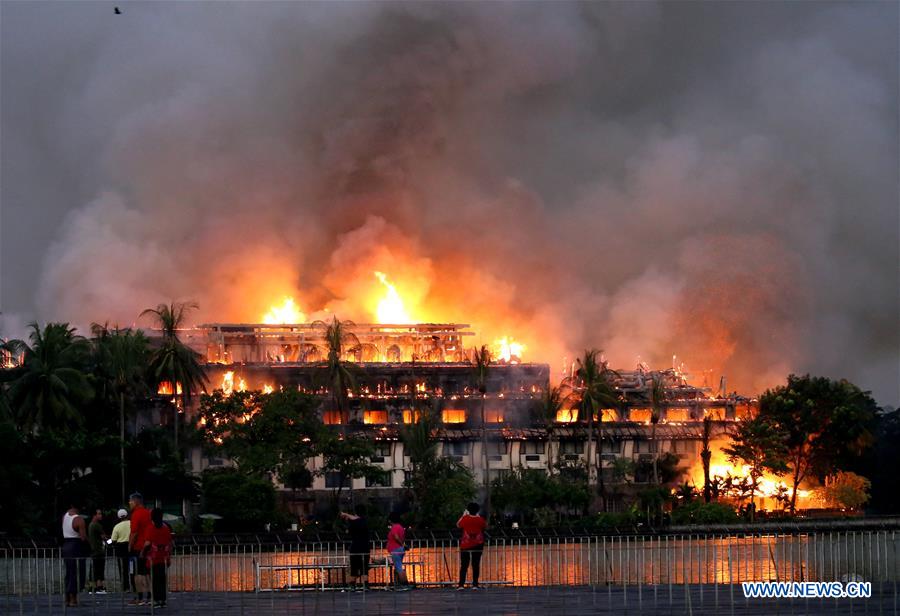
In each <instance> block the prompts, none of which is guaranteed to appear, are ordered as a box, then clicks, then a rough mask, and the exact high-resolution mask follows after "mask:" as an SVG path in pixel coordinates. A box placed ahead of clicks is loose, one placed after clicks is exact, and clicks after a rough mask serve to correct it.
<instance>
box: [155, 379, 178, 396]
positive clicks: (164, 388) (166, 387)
mask: <svg viewBox="0 0 900 616" xmlns="http://www.w3.org/2000/svg"><path fill="white" fill-rule="evenodd" d="M156 393H157V394H159V395H160V396H171V395H172V382H171V381H160V383H159V388H158V389H157V390H156ZM177 393H178V395H179V396H180V395H181V383H178V392H177Z"/></svg>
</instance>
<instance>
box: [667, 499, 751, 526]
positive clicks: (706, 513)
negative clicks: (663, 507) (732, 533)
mask: <svg viewBox="0 0 900 616" xmlns="http://www.w3.org/2000/svg"><path fill="white" fill-rule="evenodd" d="M738 521H739V520H738V514H737V511H735V509H734V507H731V506H729V505H726V504H724V503H704V502H701V501H694V502H692V503H688V504H687V505H685V506H683V507H679V508H678V509H675V510H674V511H673V512H672V524H731V523H735V522H738Z"/></svg>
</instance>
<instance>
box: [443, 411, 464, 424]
mask: <svg viewBox="0 0 900 616" xmlns="http://www.w3.org/2000/svg"><path fill="white" fill-rule="evenodd" d="M441 421H443V422H444V423H447V424H461V423H466V412H465V411H464V410H462V409H444V410H443V411H442V412H441Z"/></svg>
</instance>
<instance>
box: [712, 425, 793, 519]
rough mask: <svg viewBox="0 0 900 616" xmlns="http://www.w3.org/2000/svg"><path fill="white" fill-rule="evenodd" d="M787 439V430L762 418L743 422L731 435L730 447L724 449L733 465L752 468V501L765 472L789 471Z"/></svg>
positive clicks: (750, 474) (750, 478)
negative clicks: (785, 441)
mask: <svg viewBox="0 0 900 616" xmlns="http://www.w3.org/2000/svg"><path fill="white" fill-rule="evenodd" d="M785 436H786V435H785V433H784V431H782V430H781V429H780V428H779V427H778V426H776V425H775V424H773V423H772V422H770V421H768V420H766V419H765V418H763V417H756V418H752V419H743V420H741V422H740V424H739V425H738V429H737V431H736V432H735V433H734V434H732V435H731V444H730V445H728V446H726V447H723V448H722V451H723V453H725V455H726V456H728V460H729V461H730V462H731V463H732V464H741V465H746V466H747V467H748V468H749V472H748V474H749V480H750V499H751V501H752V499H753V495H755V494H756V492H757V490H758V488H759V480H760V478H761V477H762V476H763V474H764V473H765V472H766V471H771V472H772V473H775V474H776V475H780V474H782V473H784V472H785V471H786V470H787V468H788V467H787V463H786V462H785V458H786V456H787V449H786V447H785V444H784V440H785Z"/></svg>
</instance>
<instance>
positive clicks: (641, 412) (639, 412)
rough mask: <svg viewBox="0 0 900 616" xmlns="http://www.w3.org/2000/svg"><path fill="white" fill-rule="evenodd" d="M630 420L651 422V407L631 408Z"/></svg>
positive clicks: (629, 412)
mask: <svg viewBox="0 0 900 616" xmlns="http://www.w3.org/2000/svg"><path fill="white" fill-rule="evenodd" d="M628 420H629V421H637V422H641V423H649V422H650V409H630V410H629V411H628Z"/></svg>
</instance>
